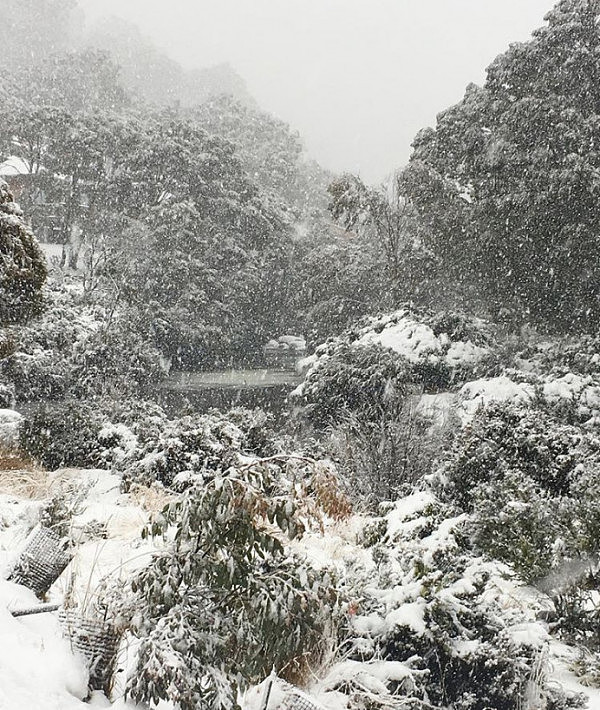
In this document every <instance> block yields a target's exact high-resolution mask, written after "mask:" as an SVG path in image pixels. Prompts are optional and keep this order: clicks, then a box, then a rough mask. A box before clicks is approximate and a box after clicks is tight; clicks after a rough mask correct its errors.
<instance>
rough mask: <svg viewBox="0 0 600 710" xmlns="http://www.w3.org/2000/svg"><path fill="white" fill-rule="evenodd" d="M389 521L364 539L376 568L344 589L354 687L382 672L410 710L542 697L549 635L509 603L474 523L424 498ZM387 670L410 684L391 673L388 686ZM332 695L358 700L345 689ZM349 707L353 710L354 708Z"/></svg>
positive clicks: (509, 704) (376, 524)
mask: <svg viewBox="0 0 600 710" xmlns="http://www.w3.org/2000/svg"><path fill="white" fill-rule="evenodd" d="M386 511H387V512H386ZM382 513H383V515H382V516H381V517H380V518H376V519H372V520H370V521H369V527H370V528H372V532H371V533H369V534H368V535H366V536H365V538H364V539H365V541H366V542H365V544H367V545H368V548H367V549H368V551H369V552H370V557H371V560H372V562H371V564H366V565H364V566H363V567H360V566H358V567H357V568H356V569H354V570H353V569H350V570H349V571H348V575H347V576H348V580H352V582H353V584H354V586H353V585H352V582H351V581H347V587H348V590H349V591H348V596H349V599H350V603H349V606H348V611H349V617H348V625H347V628H346V630H345V635H344V636H343V642H344V648H346V649H348V650H347V654H348V655H349V657H350V659H351V660H353V661H354V662H355V668H354V677H355V678H361V679H362V678H368V676H369V674H370V672H371V668H372V667H373V666H374V665H376V664H377V663H379V664H380V666H381V668H380V675H379V679H380V680H385V685H386V686H387V688H388V691H389V689H390V688H392V689H393V688H397V689H399V691H398V695H397V696H396V701H397V702H398V703H400V702H402V701H404V703H406V705H407V706H409V707H410V706H411V703H412V704H414V706H418V705H419V704H420V703H422V702H426V703H427V704H428V706H429V707H436V708H437V707H453V708H461V709H466V708H469V710H476V709H480V710H484V709H485V708H500V709H506V710H512V709H513V708H515V707H523V706H524V705H523V703H524V702H525V699H526V697H527V695H528V693H530V692H531V691H532V690H533V689H535V690H536V691H537V692H539V693H541V694H542V696H543V697H544V696H545V694H546V680H547V675H546V674H547V668H546V667H545V666H544V665H543V657H544V647H545V644H546V641H547V632H546V631H545V630H544V628H543V627H542V626H541V625H540V624H537V623H535V621H534V620H533V618H532V617H531V616H528V615H527V614H526V613H524V612H522V611H520V610H518V609H516V608H515V606H514V605H513V606H512V607H511V606H510V605H508V604H507V603H506V602H507V599H508V597H509V596H510V594H511V590H510V585H509V589H508V590H507V591H506V592H505V591H503V589H506V586H507V583H506V581H503V582H502V583H500V580H502V579H503V578H505V577H506V576H507V572H508V570H507V569H506V568H505V567H504V566H503V565H500V564H498V563H495V562H486V561H484V560H483V559H482V558H481V557H478V556H477V554H476V553H474V551H473V550H472V547H471V543H470V536H469V529H468V516H466V515H465V514H459V515H455V514H454V513H453V512H452V509H451V508H448V507H447V506H445V505H444V504H442V503H441V502H439V501H438V500H436V498H435V497H434V496H433V495H432V494H431V493H429V492H427V491H424V492H421V493H414V494H412V495H411V496H408V497H407V498H403V499H401V500H399V501H397V502H396V503H395V504H387V506H386V507H385V508H384V509H383V511H382ZM356 557H357V558H359V559H364V557H363V556H360V557H359V556H358V555H356ZM540 661H541V662H542V663H541V666H542V667H541V670H540V671H539V672H538V671H536V667H537V666H538V665H539V662H540ZM386 662H387V663H389V662H394V663H395V664H397V665H398V664H402V666H403V667H404V675H405V678H406V679H408V680H409V681H410V682H408V683H406V682H405V683H403V684H400V683H396V684H394V683H392V682H391V681H392V678H393V677H394V676H393V675H392V674H393V673H395V674H396V675H395V677H396V678H398V677H399V676H398V669H397V668H392V667H390V668H389V669H388V670H389V674H388V676H387V677H386V671H385V663H386ZM335 674H336V667H335V666H334V667H333V668H332V669H331V671H330V675H331V676H333V677H335ZM534 686H535V687H534ZM329 690H338V691H341V692H342V693H344V692H348V691H349V694H352V686H351V684H348V685H345V684H344V683H343V682H340V683H339V685H337V686H333V687H331V688H329ZM321 697H322V698H324V696H321ZM373 701H374V703H375V706H376V705H377V700H376V697H374V698H373ZM346 707H355V706H354V705H353V704H352V700H351V699H350V701H349V703H348V704H347V705H346Z"/></svg>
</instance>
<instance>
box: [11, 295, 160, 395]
mask: <svg viewBox="0 0 600 710" xmlns="http://www.w3.org/2000/svg"><path fill="white" fill-rule="evenodd" d="M46 301H47V303H46V308H45V309H44V312H43V313H42V314H41V315H40V316H39V317H38V318H36V319H35V320H33V321H31V323H29V324H28V325H27V326H24V327H21V328H19V330H18V332H16V333H15V336H14V337H15V346H14V348H13V352H11V353H10V354H9V355H8V357H6V358H4V359H0V381H3V382H6V383H10V385H11V386H12V387H14V389H15V394H16V398H17V400H18V401H20V402H27V401H40V400H48V399H52V400H55V399H63V398H68V397H78V398H89V397H95V396H98V395H107V394H110V395H112V396H116V397H125V396H132V395H135V396H139V395H140V394H141V393H142V392H143V391H144V389H145V388H146V387H147V386H148V385H149V384H156V382H158V381H160V379H162V377H163V376H164V375H165V369H164V366H163V363H162V361H161V359H160V356H159V354H158V351H157V350H156V349H155V348H154V347H153V346H152V343H151V341H150V340H149V339H148V338H146V337H144V335H143V332H142V331H141V330H140V328H139V327H138V325H137V324H136V322H135V321H134V320H133V319H131V318H129V317H128V316H127V314H124V313H118V314H117V315H116V316H114V317H113V318H112V319H108V316H107V313H106V311H105V309H104V308H103V307H102V306H99V305H90V304H89V303H88V302H86V301H85V300H84V299H83V297H82V294H81V293H80V287H79V285H77V284H70V283H64V284H56V283H54V284H51V285H50V287H49V289H48V291H47V294H46ZM109 320H110V323H108V321H109Z"/></svg>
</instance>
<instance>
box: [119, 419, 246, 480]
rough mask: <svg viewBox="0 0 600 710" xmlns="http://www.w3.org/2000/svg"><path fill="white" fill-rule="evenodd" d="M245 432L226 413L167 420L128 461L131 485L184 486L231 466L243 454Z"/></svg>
mask: <svg viewBox="0 0 600 710" xmlns="http://www.w3.org/2000/svg"><path fill="white" fill-rule="evenodd" d="M243 441H244V433H243V431H242V430H241V429H240V428H239V427H237V426H236V425H235V424H233V423H232V422H231V421H229V419H227V417H226V415H223V414H218V413H215V414H202V415H189V416H185V417H181V418H180V419H175V420H168V421H167V422H165V424H164V426H163V427H162V428H161V429H160V431H159V432H158V435H157V436H156V437H151V438H149V439H147V440H146V441H145V442H142V445H141V447H140V450H139V452H136V455H135V458H134V460H130V461H128V462H126V464H127V465H126V468H125V478H126V481H127V482H128V483H129V482H134V481H135V482H140V483H150V482H152V481H159V482H160V483H163V484H164V485H166V486H173V485H176V486H179V487H185V486H187V485H190V484H191V483H193V482H194V481H197V480H203V479H204V478H206V477H211V476H213V475H214V474H215V473H217V472H222V471H224V470H226V469H227V468H228V467H229V466H230V465H232V464H233V463H234V461H235V459H236V457H237V455H238V453H240V452H241V450H242V446H243Z"/></svg>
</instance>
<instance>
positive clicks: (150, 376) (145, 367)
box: [71, 315, 166, 398]
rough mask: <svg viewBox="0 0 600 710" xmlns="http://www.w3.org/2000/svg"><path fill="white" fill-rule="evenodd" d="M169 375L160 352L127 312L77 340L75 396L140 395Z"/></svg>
mask: <svg viewBox="0 0 600 710" xmlns="http://www.w3.org/2000/svg"><path fill="white" fill-rule="evenodd" d="M165 376H166V368H165V365H164V362H163V360H162V358H161V355H160V353H159V352H158V350H157V349H156V348H154V347H153V346H152V344H151V342H149V339H148V338H144V337H143V334H142V333H141V332H140V331H139V330H138V328H137V327H136V326H135V323H133V322H131V321H129V320H127V318H126V316H125V315H122V316H121V317H119V318H118V319H117V320H116V321H115V322H114V323H113V324H111V327H109V328H106V327H100V328H98V329H97V330H94V331H93V332H91V333H89V334H87V335H86V336H85V337H83V338H81V339H80V340H78V341H77V342H76V343H75V344H74V347H73V358H72V386H71V390H72V392H73V394H74V395H75V396H84V397H91V396H94V395H100V396H104V395H112V396H114V397H115V398H118V397H125V396H140V395H141V394H144V392H145V391H147V390H148V388H150V387H152V386H156V384H158V383H159V382H160V381H161V380H162V379H163V378H164V377H165Z"/></svg>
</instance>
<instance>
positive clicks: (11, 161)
mask: <svg viewBox="0 0 600 710" xmlns="http://www.w3.org/2000/svg"><path fill="white" fill-rule="evenodd" d="M30 172H31V170H30V169H29V165H28V164H27V163H26V161H25V160H23V158H19V157H17V156H16V155H11V156H10V158H7V159H6V160H5V161H4V162H3V163H1V164H0V178H6V177H16V176H18V175H29V174H30Z"/></svg>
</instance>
